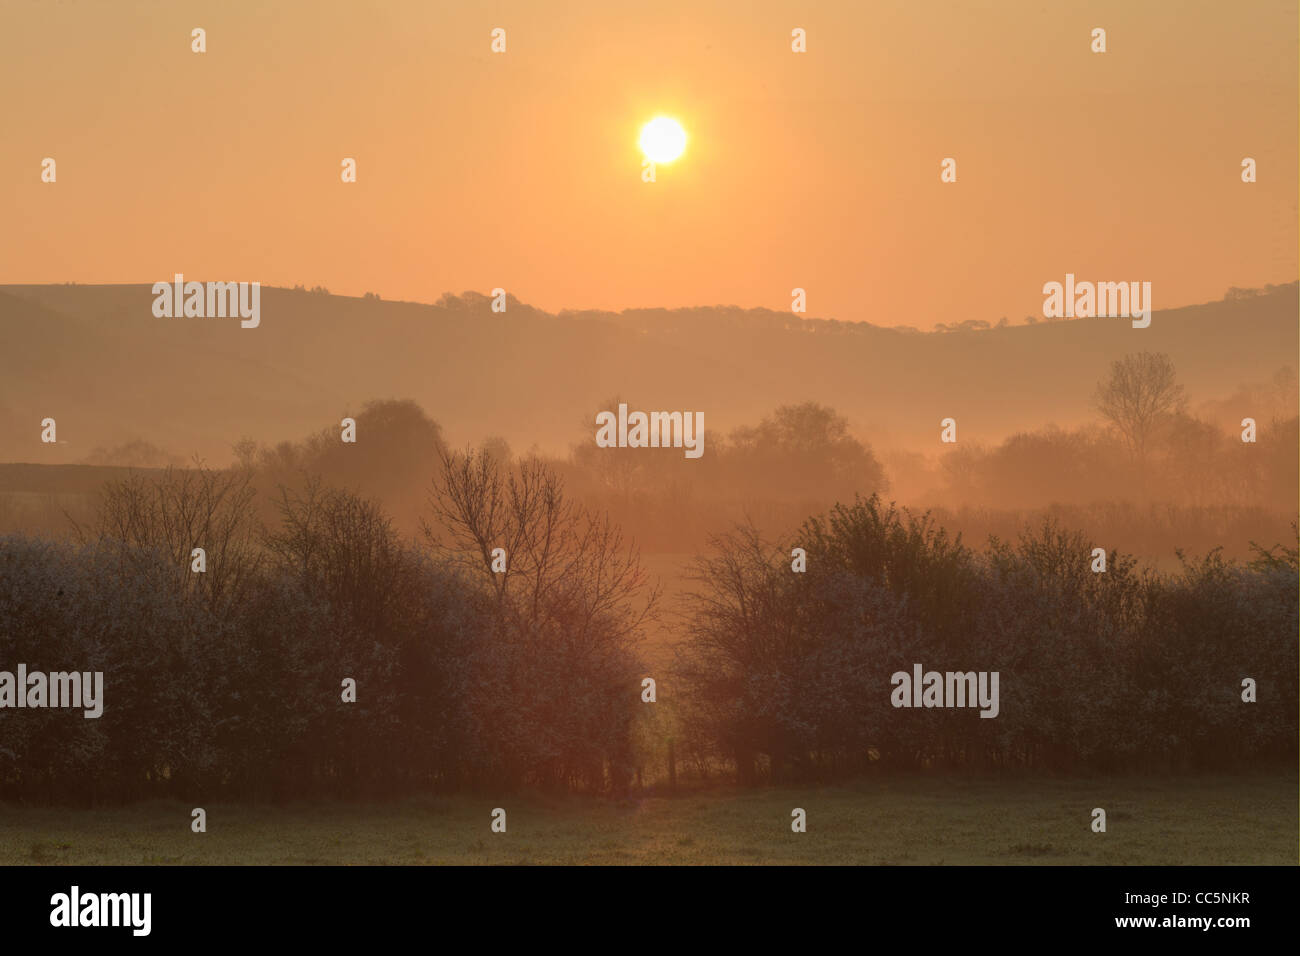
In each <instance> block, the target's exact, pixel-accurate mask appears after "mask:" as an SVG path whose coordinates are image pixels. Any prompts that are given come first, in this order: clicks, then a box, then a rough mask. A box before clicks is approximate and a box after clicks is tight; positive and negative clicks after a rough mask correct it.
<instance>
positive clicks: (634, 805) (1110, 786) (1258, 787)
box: [0, 772, 1297, 865]
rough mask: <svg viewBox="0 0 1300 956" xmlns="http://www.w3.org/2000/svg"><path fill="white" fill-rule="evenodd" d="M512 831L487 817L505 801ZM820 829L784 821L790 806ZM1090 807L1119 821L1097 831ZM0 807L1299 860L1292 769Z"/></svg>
mask: <svg viewBox="0 0 1300 956" xmlns="http://www.w3.org/2000/svg"><path fill="white" fill-rule="evenodd" d="M496 806H503V807H504V808H505V809H506V811H507V814H508V816H507V822H508V829H507V832H506V833H504V834H497V833H492V832H490V830H489V817H490V813H491V811H492V809H493V807H496ZM794 807H803V808H804V809H805V810H807V811H808V831H807V832H806V833H802V834H796V833H792V832H791V831H790V819H791V818H790V811H791V810H792V809H793V808H794ZM1093 807H1103V808H1105V809H1106V811H1107V818H1108V819H1107V824H1108V825H1107V832H1106V833H1104V834H1098V833H1093V832H1092V831H1091V830H1090V827H1089V824H1090V820H1091V816H1090V815H1091V812H1092V809H1093ZM205 809H206V810H207V813H208V832H207V833H205V834H194V833H191V832H190V813H189V811H190V807H189V806H187V805H182V804H179V803H162V802H154V803H149V804H141V805H138V806H133V807H126V808H116V809H108V810H101V811H90V810H68V809H57V808H56V809H47V808H42V809H34V808H22V807H13V806H3V807H0V865H13V864H61V863H69V864H423V865H427V864H520V863H527V864H538V863H550V864H639V865H646V864H660V863H664V864H716V863H725V864H767V863H780V864H877V865H879V864H895V865H897V864H904V865H906V864H921V865H928V864H983V863H989V864H1063V863H1064V864H1138V863H1142V864H1294V863H1296V852H1297V822H1296V811H1297V776H1296V774H1295V773H1294V772H1289V773H1288V772H1277V773H1271V774H1270V773H1259V774H1248V775H1245V776H1242V777H1234V776H1229V775H1215V776H1180V777H1170V778H1168V779H1160V780H1156V779H1151V778H1114V779H1105V780H1086V779H1065V778H1057V779H1041V778H1040V779H1035V778H1019V779H1015V778H990V777H986V778H978V777H974V778H972V777H935V776H924V777H922V776H917V777H903V778H895V779H892V780H888V781H878V780H862V781H858V782H856V783H854V784H852V785H848V786H839V787H824V788H806V789H800V788H768V789H762V790H755V791H741V790H736V789H731V788H719V789H711V790H705V791H698V792H685V793H682V794H680V795H678V796H676V797H672V798H668V797H646V798H644V799H633V800H626V801H605V800H597V799H588V798H576V797H572V798H562V799H554V800H547V799H545V798H542V797H538V796H531V797H524V796H517V797H510V798H506V799H502V800H495V801H494V800H492V799H489V798H487V797H468V796H457V797H450V798H439V799H426V800H411V801H405V802H398V803H389V804H346V803H324V804H301V805H293V806H287V807H267V806H257V807H251V806H241V805H221V804H212V805H209V806H207V807H206V808H205Z"/></svg>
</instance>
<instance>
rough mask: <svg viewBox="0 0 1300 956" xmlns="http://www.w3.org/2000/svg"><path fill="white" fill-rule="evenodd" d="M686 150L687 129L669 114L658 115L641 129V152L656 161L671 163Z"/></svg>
mask: <svg viewBox="0 0 1300 956" xmlns="http://www.w3.org/2000/svg"><path fill="white" fill-rule="evenodd" d="M685 150H686V130H684V129H682V124H681V123H679V122H677V120H675V119H669V118H668V117H667V116H657V117H655V118H654V119H652V120H651V121H650V122H648V123H646V124H645V126H644V127H642V129H641V152H643V153H645V155H646V159H648V160H650V161H651V162H655V163H671V162H672V161H673V160H674V159H676V158H677V157H678V156H680V155H681V154H682V153H683V152H684V151H685Z"/></svg>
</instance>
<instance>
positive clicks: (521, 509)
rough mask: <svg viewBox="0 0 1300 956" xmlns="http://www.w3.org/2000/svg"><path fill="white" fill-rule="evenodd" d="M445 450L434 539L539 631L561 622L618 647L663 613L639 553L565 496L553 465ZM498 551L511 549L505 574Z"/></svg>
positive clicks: (435, 494)
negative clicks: (497, 566) (497, 565)
mask: <svg viewBox="0 0 1300 956" xmlns="http://www.w3.org/2000/svg"><path fill="white" fill-rule="evenodd" d="M440 454H441V456H442V472H441V474H439V475H438V476H436V477H435V478H434V481H433V490H432V493H431V494H430V499H429V500H430V505H431V508H432V511H433V518H434V521H433V523H429V522H426V523H425V529H424V530H425V535H426V537H427V538H428V539H429V540H430V542H431V543H433V544H435V545H437V546H439V547H441V548H444V549H445V550H447V551H448V552H450V556H451V557H453V558H457V557H458V558H460V559H461V560H462V562H467V563H468V565H469V568H470V570H471V571H473V572H474V573H475V574H476V575H477V576H480V580H483V579H484V578H482V577H481V576H482V575H486V581H487V582H488V583H489V585H490V587H491V589H492V590H493V591H494V592H495V594H496V597H497V599H498V601H499V602H500V603H502V604H503V605H504V604H506V603H509V605H510V607H511V608H513V610H514V611H515V612H516V613H518V614H519V615H521V616H522V617H523V618H524V619H526V620H527V621H528V622H530V624H531V626H532V627H535V628H540V627H543V626H545V625H547V624H558V623H561V622H562V626H563V627H564V629H565V630H566V631H568V632H569V633H570V635H571V636H574V637H582V638H595V637H597V636H601V637H604V638H606V639H610V638H612V639H614V640H615V641H616V642H617V643H624V642H626V641H629V640H631V639H632V638H633V637H634V636H635V634H636V633H637V632H638V631H639V630H640V628H641V627H642V625H644V624H645V623H647V622H648V621H649V620H650V619H651V618H652V617H653V616H654V612H655V606H656V604H657V601H658V596H659V592H658V588H657V587H650V588H649V590H648V592H647V593H646V596H645V598H644V600H643V601H639V600H638V598H639V596H640V594H641V593H642V592H643V591H645V589H646V587H647V584H648V575H647V574H646V572H645V570H644V569H643V568H642V567H641V561H640V554H639V552H638V551H637V550H636V549H635V548H633V547H630V546H625V543H624V541H623V534H622V532H621V531H620V530H619V529H618V528H617V527H616V526H615V525H614V524H613V523H612V522H611V521H610V519H609V517H608V516H607V515H604V514H594V513H591V512H588V511H587V510H586V509H584V508H582V507H581V506H580V505H578V504H576V503H575V502H574V501H572V500H571V499H569V498H566V497H565V494H564V483H563V481H562V480H561V479H560V477H559V476H558V475H557V474H556V473H555V472H554V471H553V470H552V469H551V468H550V467H549V466H547V465H546V463H545V462H543V461H542V460H540V459H538V458H535V457H529V458H523V459H520V460H519V461H518V463H517V464H515V465H514V466H513V467H511V466H509V465H507V464H506V463H505V462H503V461H502V460H501V458H500V457H499V456H498V455H495V454H493V453H492V451H491V450H490V449H480V450H479V451H478V452H473V451H467V452H463V453H462V452H449V451H442V452H441V453H440ZM440 532H442V533H443V534H445V535H446V540H442V539H441V538H440V535H439V533H440ZM497 548H502V549H504V550H505V553H506V565H505V571H503V572H500V573H498V572H494V571H493V569H492V565H493V551H494V550H495V549H497Z"/></svg>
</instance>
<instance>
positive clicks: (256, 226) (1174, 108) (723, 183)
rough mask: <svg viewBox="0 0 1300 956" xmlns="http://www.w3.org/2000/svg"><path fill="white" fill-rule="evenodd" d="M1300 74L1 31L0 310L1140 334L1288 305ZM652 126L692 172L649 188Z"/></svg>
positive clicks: (903, 19) (732, 33)
mask: <svg viewBox="0 0 1300 956" xmlns="http://www.w3.org/2000/svg"><path fill="white" fill-rule="evenodd" d="M195 26H202V27H204V28H205V29H206V30H207V32H208V52H207V53H206V54H203V55H195V54H193V53H191V52H190V30H191V29H192V28H193V27H195ZM496 26H500V27H504V28H505V29H506V30H507V40H508V52H507V53H505V54H504V55H493V54H491V53H490V52H489V43H490V38H489V32H490V30H491V29H492V28H493V27H496ZM796 26H799V27H803V28H805V29H806V30H807V32H808V46H809V51H808V53H806V54H803V55H796V54H793V53H791V52H790V30H791V29H792V28H793V27H796ZM1095 26H1101V27H1105V28H1106V30H1107V33H1108V45H1109V52H1107V53H1105V54H1093V53H1091V52H1090V50H1089V43H1090V37H1089V34H1090V31H1091V29H1092V28H1093V27H1095ZM1297 68H1298V66H1297V10H1296V4H1295V3H1293V2H1291V3H1284V2H1239V3H1232V4H1227V3H1222V2H1190V0H1178V2H1176V3H1175V2H1150V3H1147V2H1144V3H1132V2H1129V0H1122V2H1117V3H1091V4H1078V3H1057V2H1051V3H1043V2H1041V0H1039V2H1033V3H1022V2H1009V0H998V2H985V3H960V4H959V3H956V2H949V3H929V2H921V0H890V2H873V3H869V4H868V3H862V2H856V0H854V2H818V3H811V2H810V3H796V2H755V0H742V2H707V3H705V2H700V0H685V2H679V0H655V2H653V3H647V4H641V3H631V2H627V3H623V2H609V0H569V2H545V3H543V2H517V3H516V2H496V3H461V2H456V3H451V2H429V0H420V2H414V0H412V2H384V3H366V4H361V3H356V2H348V3H341V2H325V0H310V2H284V0H277V2H274V3H263V2H252V0H248V2H245V0H231V2H224V3H217V2H209V3H187V2H174V0H166V2H164V0H156V2H114V3H111V4H110V3H91V2H85V0H82V2H60V3H54V2H41V3H37V2H31V0H5V2H4V3H2V4H0V87H2V88H3V90H4V92H3V96H0V130H3V133H2V134H0V135H2V137H3V139H2V140H0V222H3V226H4V228H2V229H0V282H8V283H24V282H32V283H43V282H62V281H67V280H75V281H78V282H84V283H94V282H154V281H157V280H162V279H169V278H170V277H171V276H172V275H173V273H176V272H183V273H185V274H186V275H187V277H190V278H199V279H203V278H211V279H223V280H231V281H234V280H244V281H252V280H257V281H261V282H263V283H264V284H271V285H285V286H289V285H294V284H296V283H302V284H305V285H308V286H311V285H317V284H320V285H325V286H328V287H329V288H330V290H331V291H333V292H336V293H342V294H345V295H360V294H362V293H363V292H366V291H376V292H378V293H380V294H381V295H382V296H383V297H384V298H400V299H413V300H420V301H433V300H434V299H436V298H437V297H438V296H439V295H440V294H441V293H443V292H444V291H448V290H454V291H461V290H464V289H477V290H479V291H482V292H487V291H488V290H490V289H491V288H492V287H494V286H503V287H505V288H506V289H507V290H509V292H511V293H512V294H513V295H515V296H517V297H518V298H520V299H522V300H524V301H526V302H530V303H533V304H535V305H538V306H540V307H543V308H546V309H551V310H558V309H560V308H607V309H620V308H624V307H629V306H650V305H663V306H682V305H711V304H718V303H723V304H737V305H742V306H767V307H770V308H775V309H788V308H789V306H790V290H791V289H792V288H793V287H795V286H801V287H803V288H805V289H806V290H807V292H808V311H809V314H810V315H820V316H827V317H836V318H841V319H867V320H869V321H873V322H877V323H879V324H884V325H894V324H907V325H914V326H918V327H922V328H929V327H931V326H932V325H933V324H934V323H935V322H954V321H961V320H964V319H970V318H974V319H987V320H990V321H996V320H997V319H998V318H999V317H1000V316H1002V315H1008V316H1010V317H1011V318H1012V319H1013V320H1014V321H1021V320H1022V319H1023V317H1024V315H1026V314H1027V313H1035V314H1038V315H1041V312H1042V301H1043V296H1042V294H1041V291H1040V290H1041V288H1042V285H1043V283H1044V282H1047V281H1050V280H1058V281H1059V280H1060V279H1061V278H1062V277H1063V276H1064V274H1065V273H1066V272H1074V273H1076V275H1078V276H1079V277H1080V278H1081V279H1086V278H1093V279H1101V280H1143V281H1150V282H1152V284H1153V299H1154V304H1155V307H1156V308H1157V309H1160V308H1167V307H1172V306H1177V305H1183V304H1188V303H1193V302H1200V301H1205V300H1209V299H1217V298H1220V297H1221V296H1222V294H1223V292H1224V289H1225V288H1226V287H1228V286H1230V285H1243V286H1259V285H1263V284H1264V283H1266V282H1286V281H1291V280H1293V279H1295V278H1296V275H1297V204H1296V197H1297V186H1296V170H1297V163H1298V159H1297ZM659 113H666V114H669V115H672V116H675V117H677V118H678V119H679V120H680V121H681V122H682V123H683V125H684V126H685V127H686V129H687V131H688V133H689V135H690V145H689V147H688V151H687V154H686V156H684V157H683V158H682V159H681V160H679V161H678V162H677V163H674V164H673V165H672V166H661V167H660V168H659V176H658V182H656V183H654V184H645V183H643V182H641V178H640V158H641V157H640V155H639V152H638V150H637V145H636V141H637V134H638V131H639V128H640V126H641V124H642V123H644V122H645V121H646V120H648V119H650V118H651V117H653V116H654V115H656V114H659ZM45 156H52V157H54V158H55V159H56V160H57V162H58V182H57V183H56V184H54V185H49V184H43V183H41V182H40V162H41V159H42V158H43V157H45ZM345 156H352V157H355V158H356V159H357V161H358V168H359V182H358V183H357V184H355V185H344V184H343V183H341V182H340V181H339V169H340V166H339V163H340V160H341V159H342V158H343V157H345ZM945 156H952V157H955V158H956V159H957V162H958V182H957V183H956V184H955V185H943V184H941V183H940V181H939V162H940V160H941V159H942V158H943V157H945ZM1244 156H1252V157H1254V158H1255V159H1256V160H1257V161H1258V163H1259V182H1258V183H1256V184H1254V185H1244V184H1242V183H1241V182H1240V163H1241V159H1242V157H1244Z"/></svg>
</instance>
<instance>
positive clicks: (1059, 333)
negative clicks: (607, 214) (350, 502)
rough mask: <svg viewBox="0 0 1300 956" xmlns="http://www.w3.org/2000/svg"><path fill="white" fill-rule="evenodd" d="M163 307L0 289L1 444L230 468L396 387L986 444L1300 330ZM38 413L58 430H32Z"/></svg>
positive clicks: (1198, 374) (1195, 387)
mask: <svg viewBox="0 0 1300 956" xmlns="http://www.w3.org/2000/svg"><path fill="white" fill-rule="evenodd" d="M187 278H193V277H187ZM1157 294H1158V290H1157ZM1157 301H1158V298H1157ZM152 303H153V295H152V292H151V289H150V287H149V286H147V285H109V286H102V285H101V286H82V285H58V286H22V285H7V286H0V341H3V343H4V347H3V349H2V350H0V381H2V382H3V385H0V459H2V460H5V461H27V462H41V463H48V464H68V463H74V462H80V461H84V460H87V458H88V457H89V456H91V455H92V453H93V452H94V451H95V450H96V449H102V448H108V447H113V446H117V445H121V444H124V443H127V442H129V441H132V440H136V439H143V440H144V441H147V442H150V443H152V444H153V445H156V446H158V447H159V448H162V449H165V450H166V451H167V452H169V453H171V454H175V455H179V456H183V457H188V456H189V455H191V454H194V453H198V454H201V455H202V456H204V457H205V458H207V459H208V460H209V461H210V462H212V463H214V464H219V463H224V462H226V461H228V460H229V459H230V458H231V446H232V445H233V444H234V443H235V442H236V441H238V440H239V439H240V438H241V437H250V438H253V439H255V440H257V441H259V442H265V443H274V442H277V441H280V440H283V439H284V438H286V437H296V436H301V435H304V434H307V433H310V432H314V431H316V430H318V429H320V428H322V427H325V426H329V425H335V424H337V422H338V420H339V418H340V417H342V416H343V415H345V414H348V413H350V412H352V413H355V412H356V411H358V410H359V409H360V407H361V406H362V404H363V403H364V402H366V401H368V400H370V399H374V398H389V397H400V398H410V399H413V400H415V401H416V402H417V403H419V404H420V405H421V406H422V407H423V408H425V409H426V410H427V412H428V413H429V415H431V416H432V417H433V418H434V419H436V420H437V421H439V422H440V423H441V424H442V426H443V428H444V430H445V433H446V435H447V437H448V438H449V439H450V440H451V441H452V442H453V443H455V444H461V443H465V442H470V441H479V440H481V439H482V438H484V437H487V436H489V435H499V436H501V437H504V438H505V439H506V440H507V441H508V442H510V443H511V444H512V445H513V446H514V447H516V448H518V449H521V450H522V449H526V448H528V447H531V446H533V445H540V446H541V447H542V448H544V449H547V450H553V451H562V450H563V449H565V448H567V447H568V446H569V445H570V444H572V443H574V442H577V441H580V440H583V439H584V438H587V437H589V436H590V434H591V428H592V427H593V426H589V425H588V424H587V423H589V422H591V420H592V416H593V415H594V412H595V411H597V410H598V409H600V408H603V407H605V404H604V403H605V402H606V400H607V399H609V398H610V397H612V396H616V395H617V396H620V397H621V398H623V399H624V400H625V401H628V402H629V403H630V405H631V407H633V408H642V409H647V410H649V409H663V410H692V411H703V412H704V413H705V423H706V429H707V431H708V433H711V434H713V435H717V434H720V433H725V432H726V431H729V430H730V429H731V428H733V427H735V426H738V425H742V424H748V423H752V422H754V421H756V420H758V419H759V418H760V417H761V416H763V415H764V414H767V413H769V412H771V410H772V409H773V408H775V407H777V406H779V405H782V404H786V403H792V402H802V401H807V400H815V401H819V402H822V403H825V404H828V405H831V406H833V407H834V408H835V409H837V410H838V411H839V412H840V413H842V414H843V415H844V416H845V417H846V418H847V419H848V420H849V421H850V422H851V424H852V426H853V427H854V429H855V431H856V432H857V433H858V435H859V436H860V437H861V438H863V439H865V440H868V441H870V442H872V443H873V444H875V445H877V446H895V447H907V448H918V449H920V448H927V449H933V447H934V444H935V443H936V442H937V435H938V429H939V421H940V419H941V418H944V417H946V416H953V417H956V418H957V419H958V420H959V423H960V426H961V437H962V439H963V440H977V441H994V440H998V439H1000V438H1002V437H1004V436H1005V435H1007V434H1010V433H1013V432H1016V431H1018V430H1021V429H1028V428H1038V427H1041V426H1043V425H1045V424H1047V423H1056V424H1060V425H1069V424H1074V423H1077V422H1080V421H1082V420H1085V419H1087V420H1091V419H1094V418H1095V417H1096V416H1095V413H1094V412H1093V411H1092V410H1091V408H1090V406H1089V401H1090V398H1091V395H1092V392H1093V388H1094V386H1095V385H1096V383H1097V381H1098V380H1099V379H1100V378H1101V377H1102V376H1103V375H1104V374H1105V373H1106V371H1107V369H1108V367H1109V364H1110V363H1111V362H1112V361H1113V360H1115V359H1117V358H1120V357H1122V356H1123V355H1126V354H1128V353H1131V352H1136V351H1143V350H1148V351H1159V352H1165V353H1168V354H1169V355H1170V356H1171V357H1172V359H1173V361H1174V363H1175V365H1176V367H1177V371H1178V378H1179V381H1180V382H1182V383H1183V384H1184V385H1185V386H1186V389H1187V393H1188V395H1189V397H1190V398H1191V399H1192V401H1193V403H1197V402H1202V401H1207V400H1210V399H1221V398H1224V397H1226V396H1228V395H1230V394H1232V393H1234V392H1236V391H1237V390H1238V389H1239V388H1240V387H1241V386H1242V385H1243V384H1247V383H1251V382H1263V381H1267V380H1269V379H1270V377H1271V376H1272V375H1273V374H1274V373H1275V372H1276V371H1277V370H1278V369H1279V368H1281V367H1283V366H1288V365H1290V366H1294V364H1295V361H1296V354H1297V348H1298V344H1300V343H1298V337H1297V311H1298V308H1300V303H1298V300H1297V285H1296V284H1295V283H1292V284H1289V285H1286V286H1281V287H1275V288H1272V289H1270V290H1269V291H1268V292H1267V293H1265V294H1260V295H1255V296H1249V297H1242V298H1232V299H1225V300H1224V301H1219V302H1211V303H1206V304H1204V305H1197V306H1190V307H1186V308H1180V309H1174V310H1167V311H1159V310H1157V311H1156V312H1155V313H1154V314H1153V317H1152V321H1151V325H1150V327H1149V328H1146V329H1134V328H1132V327H1131V324H1130V322H1129V320H1128V319H1123V318H1115V319H1110V318H1101V319H1076V320H1069V321H1057V322H1046V321H1039V322H1038V323H1036V324H1033V325H1023V324H1019V325H1011V326H1007V327H1002V328H991V329H981V330H969V331H951V332H926V333H921V332H915V331H912V330H900V329H895V328H889V327H885V326H886V324H888V325H894V324H896V323H904V322H906V320H907V318H908V317H907V316H895V317H888V318H883V317H882V318H881V319H880V320H879V321H880V324H879V325H875V324H868V323H865V322H859V323H851V322H836V321H833V320H829V321H828V320H818V319H802V318H800V317H798V316H795V315H792V314H789V313H781V312H774V311H771V310H767V309H740V308H736V307H730V306H715V307H701V308H695V309H682V310H657V309H633V310H627V311H624V312H622V313H617V314H615V313H606V312H561V313H560V314H558V315H553V314H550V313H546V312H542V311H540V310H537V309H534V308H532V307H530V306H528V305H525V304H523V303H521V302H519V301H517V300H515V299H513V298H511V299H510V300H509V305H508V308H507V311H506V312H505V313H493V312H492V311H491V309H490V299H488V298H487V297H485V296H482V295H479V294H476V293H465V294H464V295H462V296H451V295H448V296H444V297H443V298H442V299H441V300H440V301H439V302H438V303H437V304H433V305H424V304H415V303H406V302H384V301H379V300H376V299H357V298H347V297H341V296H333V295H329V294H326V293H323V292H314V293H313V292H304V291H301V290H289V289H279V288H264V289H263V290H262V298H261V323H260V326H259V327H258V328H255V329H243V328H240V325H239V320H238V319H229V318H226V319H220V318H216V319H212V318H155V317H154V315H153V314H152V310H151V306H152ZM1022 321H1023V320H1022ZM1250 413H1251V410H1250V409H1242V410H1241V411H1240V413H1238V412H1236V411H1233V412H1232V415H1233V416H1235V417H1236V419H1239V418H1240V417H1241V416H1242V415H1246V414H1250ZM1225 414H1226V412H1225ZM45 417H54V418H56V419H57V421H58V436H59V439H60V443H59V444H58V445H43V444H41V443H40V441H39V431H40V429H39V424H40V421H41V419H42V418H45ZM1221 424H1222V426H1223V427H1224V428H1225V429H1228V428H1231V427H1234V426H1235V424H1236V421H1235V420H1233V421H1226V420H1225V421H1224V422H1222V423H1221ZM705 448H706V452H705V453H706V454H707V448H708V445H707V439H706V445H705Z"/></svg>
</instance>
